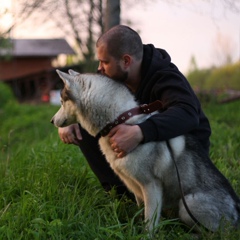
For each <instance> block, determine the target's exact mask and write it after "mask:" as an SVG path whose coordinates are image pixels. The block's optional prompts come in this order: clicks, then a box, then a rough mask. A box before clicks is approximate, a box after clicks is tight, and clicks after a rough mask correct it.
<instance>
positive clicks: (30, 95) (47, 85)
mask: <svg viewBox="0 0 240 240" xmlns="http://www.w3.org/2000/svg"><path fill="white" fill-rule="evenodd" d="M10 46H11V47H10V48H7V49H1V48H0V81H4V82H5V83H7V84H9V85H10V86H11V88H12V89H13V92H14V94H15V96H16V97H17V99H18V100H19V101H48V99H47V96H48V95H49V92H50V90H51V89H54V88H55V87H56V86H55V85H56V84H57V83H58V82H59V81H58V80H59V78H58V76H57V75H56V73H55V68H54V67H53V65H52V62H53V60H54V59H56V58H57V57H58V56H59V55H60V54H65V55H74V54H75V52H74V50H73V49H72V48H71V47H70V45H69V44H68V43H67V41H66V40H65V39H11V40H10Z"/></svg>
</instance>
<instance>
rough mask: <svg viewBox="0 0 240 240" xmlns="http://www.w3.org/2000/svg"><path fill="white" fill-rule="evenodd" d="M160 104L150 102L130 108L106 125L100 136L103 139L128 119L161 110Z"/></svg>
mask: <svg viewBox="0 0 240 240" xmlns="http://www.w3.org/2000/svg"><path fill="white" fill-rule="evenodd" d="M162 106H163V105H162V102H160V101H159V100H157V101H155V102H152V103H150V104H143V105H140V106H138V107H135V108H132V109H130V110H128V111H126V112H124V113H122V114H121V115H119V116H118V117H117V118H116V119H115V120H114V121H113V122H111V123H108V124H107V125H106V126H105V127H104V128H103V129H102V130H101V131H100V135H101V136H102V137H105V136H107V135H108V133H109V132H110V131H111V129H112V128H114V127H116V126H117V125H119V124H121V123H124V122H126V121H127V120H128V119H129V118H131V117H133V116H135V115H139V114H149V113H153V112H155V111H157V110H159V109H160V108H162Z"/></svg>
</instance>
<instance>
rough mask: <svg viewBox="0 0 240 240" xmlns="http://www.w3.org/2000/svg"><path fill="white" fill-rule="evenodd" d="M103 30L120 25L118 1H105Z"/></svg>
mask: <svg viewBox="0 0 240 240" xmlns="http://www.w3.org/2000/svg"><path fill="white" fill-rule="evenodd" d="M104 20H105V21H104V30H105V31H106V30H108V29H110V28H112V27H113V26H115V25H119V24H120V0H107V4H106V11H105V19H104Z"/></svg>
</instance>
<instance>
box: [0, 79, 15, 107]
mask: <svg viewBox="0 0 240 240" xmlns="http://www.w3.org/2000/svg"><path fill="white" fill-rule="evenodd" d="M10 101H14V102H15V101H16V99H15V97H14V95H13V92H12V90H11V88H10V87H9V86H8V85H7V84H5V83H2V82H0V107H2V106H4V105H5V104H6V103H8V102H10Z"/></svg>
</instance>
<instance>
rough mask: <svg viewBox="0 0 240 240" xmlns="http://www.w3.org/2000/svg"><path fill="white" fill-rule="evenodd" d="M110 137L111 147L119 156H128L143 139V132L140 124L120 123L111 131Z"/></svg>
mask: <svg viewBox="0 0 240 240" xmlns="http://www.w3.org/2000/svg"><path fill="white" fill-rule="evenodd" d="M108 137H109V138H110V140H109V141H110V144H111V148H112V149H113V151H114V152H116V154H117V157H118V158H122V157H124V156H126V155H127V153H129V152H131V151H132V150H133V149H134V148H136V147H137V146H138V144H139V143H140V142H141V141H142V140H143V134H142V131H141V129H140V127H139V126H138V125H126V124H120V125H118V126H116V127H114V128H113V129H112V130H111V131H110V132H109V134H108Z"/></svg>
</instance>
